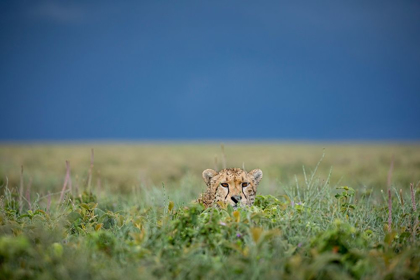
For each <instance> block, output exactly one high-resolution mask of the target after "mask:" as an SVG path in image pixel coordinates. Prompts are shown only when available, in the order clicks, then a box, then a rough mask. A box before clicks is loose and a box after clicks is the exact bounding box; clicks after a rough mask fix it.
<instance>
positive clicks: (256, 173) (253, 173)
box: [249, 169, 263, 185]
mask: <svg viewBox="0 0 420 280" xmlns="http://www.w3.org/2000/svg"><path fill="white" fill-rule="evenodd" d="M249 174H251V176H252V177H254V180H255V183H256V184H257V185H258V184H259V183H260V181H261V179H262V177H263V173H262V171H261V169H254V170H251V171H249Z"/></svg>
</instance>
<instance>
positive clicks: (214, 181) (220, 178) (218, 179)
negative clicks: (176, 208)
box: [197, 168, 263, 208]
mask: <svg viewBox="0 0 420 280" xmlns="http://www.w3.org/2000/svg"><path fill="white" fill-rule="evenodd" d="M202 176H203V180H204V182H205V183H206V185H207V190H206V191H205V192H204V193H203V194H201V196H200V198H199V199H198V200H197V201H198V202H199V203H202V204H203V205H204V206H205V207H206V208H208V207H211V206H217V205H218V204H220V203H218V202H222V203H225V204H230V205H232V206H233V207H234V208H236V207H238V206H245V205H248V206H251V205H252V204H253V203H254V201H255V195H256V194H257V187H258V184H259V183H260V181H261V179H262V177H263V173H262V171H261V170H260V169H254V170H252V171H250V172H246V171H245V170H242V169H240V168H227V169H223V170H221V171H219V172H217V171H215V170H213V169H206V170H204V171H203V174H202Z"/></svg>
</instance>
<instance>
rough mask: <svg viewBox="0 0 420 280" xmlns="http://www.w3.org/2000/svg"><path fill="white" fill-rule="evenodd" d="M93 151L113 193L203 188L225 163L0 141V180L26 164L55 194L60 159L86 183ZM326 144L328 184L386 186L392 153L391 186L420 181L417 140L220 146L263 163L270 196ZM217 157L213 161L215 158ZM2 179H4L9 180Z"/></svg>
mask: <svg viewBox="0 0 420 280" xmlns="http://www.w3.org/2000/svg"><path fill="white" fill-rule="evenodd" d="M91 148H94V153H95V161H94V169H93V177H92V186H93V187H94V188H98V186H99V187H100V188H102V189H104V188H105V189H107V190H113V191H118V192H123V193H126V192H130V191H131V190H133V189H135V188H139V187H146V188H152V187H159V188H161V186H162V184H164V185H165V188H168V189H170V188H178V189H180V190H182V186H183V185H184V184H187V183H188V185H191V184H193V185H196V186H197V193H199V192H200V191H202V189H203V188H204V183H202V182H201V172H202V171H203V170H204V169H206V168H218V169H220V168H221V167H222V165H223V158H224V157H223V155H222V149H221V146H220V144H198V143H169V144H168V143H160V144H145V143H142V144H133V143H129V144H124V143H117V144H100V143H89V144H66V145H58V144H54V145H52V144H33V145H11V144H7V145H6V144H3V145H0V176H1V179H0V183H1V185H5V184H6V181H7V180H8V186H9V187H15V186H18V185H19V176H20V166H21V165H23V167H24V179H25V184H26V185H27V184H28V183H29V182H30V181H31V180H32V189H35V190H38V191H40V192H44V191H47V190H50V191H53V192H54V191H59V190H60V189H61V187H62V184H63V181H64V176H65V161H66V160H69V161H70V165H71V176H72V183H73V185H74V186H78V187H79V188H83V187H84V186H86V185H87V178H88V170H89V166H90V153H91ZM324 148H325V157H324V159H323V161H322V163H321V164H320V166H319V169H318V170H319V171H318V173H317V174H318V177H319V178H320V179H321V180H325V179H326V178H327V176H328V174H329V170H330V168H331V167H332V168H333V171H332V176H331V184H332V185H335V184H338V185H349V186H353V187H361V186H366V187H369V188H370V187H373V188H383V189H385V188H386V187H387V173H388V170H389V166H390V163H391V158H392V155H394V157H395V159H394V171H393V177H392V181H393V185H394V186H395V187H396V188H398V189H399V188H407V187H408V186H409V183H410V182H414V183H417V182H418V181H419V180H420V145H419V144H357V145H355V144H330V143H324V144H288V143H278V144H276V143H256V144H250V143H239V144H238V143H225V157H226V161H227V166H228V167H242V166H243V165H245V168H246V169H247V170H251V169H253V168H261V169H262V170H263V172H264V179H263V181H262V183H261V189H260V191H261V192H262V193H273V192H276V191H277V190H279V189H281V187H282V185H284V184H296V181H295V176H296V178H297V181H298V183H299V184H300V185H301V186H304V184H305V180H304V175H303V171H302V166H305V168H306V173H307V175H308V176H310V174H311V171H312V170H313V169H314V168H315V166H316V164H317V162H318V161H319V160H320V159H321V156H322V154H323V151H324ZM216 161H217V163H216ZM6 177H7V179H6Z"/></svg>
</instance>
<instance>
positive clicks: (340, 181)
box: [0, 143, 420, 279]
mask: <svg viewBox="0 0 420 280" xmlns="http://www.w3.org/2000/svg"><path fill="white" fill-rule="evenodd" d="M91 148H94V156H93V157H92V155H91ZM321 159H322V161H320V160H321ZM66 160H67V161H68V162H69V164H70V169H69V171H70V177H69V179H71V180H67V183H66V188H65V192H64V193H63V198H62V199H60V196H61V194H62V192H61V190H62V188H63V182H64V181H65V174H66V165H65V161H66ZM92 163H93V164H92ZM391 163H392V166H393V167H392V168H391V171H392V172H390V166H391ZM224 165H227V166H228V167H233V166H235V167H242V166H245V168H246V169H248V170H250V169H252V168H261V169H262V170H263V172H264V178H263V180H262V183H261V185H260V188H259V194H260V196H259V197H258V198H257V201H256V203H255V205H254V206H252V207H251V208H246V209H237V210H235V209H232V208H230V207H222V208H221V209H206V210H205V209H203V208H202V206H200V205H198V204H194V203H192V202H191V201H192V200H193V199H195V198H196V197H197V196H198V195H199V193H201V192H202V191H203V190H204V183H203V182H202V180H201V171H202V170H203V169H206V168H216V169H220V168H221V167H222V166H224ZM21 166H23V173H21ZM0 176H1V178H0V180H1V181H0V185H1V186H2V187H1V193H2V196H1V200H0V279H31V278H37V279H82V278H83V279H121V278H122V277H125V278H129V279H153V278H160V279H162V278H163V279H169V278H170V279H173V278H175V279H202V278H215V279H232V278H235V279H264V278H273V277H276V278H285V279H384V278H389V279H416V278H420V268H419V264H420V252H419V251H420V250H419V249H420V247H419V245H420V238H419V234H420V233H419V227H418V220H419V213H420V211H419V210H418V208H419V207H418V201H419V199H420V197H419V191H418V190H419V180H420V146H419V145H418V144H399V145H397V144H394V145H391V144H388V145H385V144H365V145H361V144H360V145H343V144H341V145H338V144H272V143H265V144H234V143H227V144H225V145H224V151H223V152H222V149H221V147H220V145H216V144H164V143H162V144H154V145H152V144H132V143H129V144H95V143H92V144H83V145H82V144H78V145H76V144H72V145H6V144H3V145H1V146H0ZM410 183H414V184H413V188H412V189H413V192H411V190H410ZM388 190H390V194H391V200H389V197H388V194H389V193H388ZM413 201H414V204H413ZM416 201H417V202H416ZM390 209H392V211H391V216H389V213H390ZM390 217H391V220H390V219H389V218H390Z"/></svg>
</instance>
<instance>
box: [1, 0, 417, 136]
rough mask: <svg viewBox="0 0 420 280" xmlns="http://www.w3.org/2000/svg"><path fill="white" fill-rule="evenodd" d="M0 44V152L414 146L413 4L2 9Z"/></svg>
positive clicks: (44, 4) (43, 4) (69, 4)
mask: <svg viewBox="0 0 420 280" xmlns="http://www.w3.org/2000/svg"><path fill="white" fill-rule="evenodd" d="M122 2H124V3H122ZM0 42H1V43H0V104H1V110H0V140H5V141H13V140H83V139H93V140H94V139H105V140H106V139H110V140H111V139H124V140H136V139H287V140H293V139H300V140H311V139H315V140H371V139H379V140H381V139H386V140H391V139H392V140H394V139H411V140H413V139H416V140H419V139H420V2H418V1H337V0H333V1H243V0H241V1H132V2H130V1H128V2H126V1H33V0H28V1H20V0H18V1H16V0H14V1H1V2H0Z"/></svg>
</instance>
